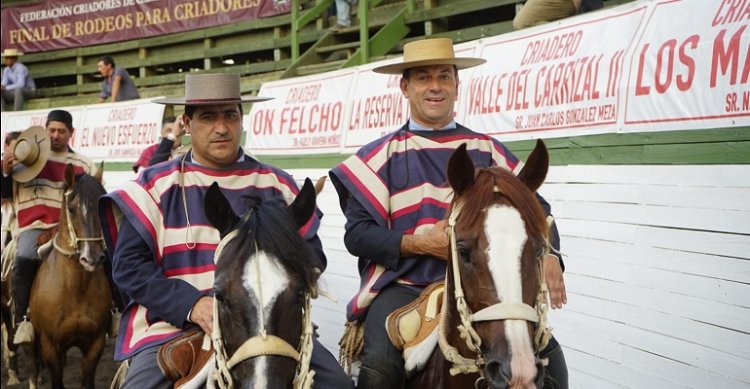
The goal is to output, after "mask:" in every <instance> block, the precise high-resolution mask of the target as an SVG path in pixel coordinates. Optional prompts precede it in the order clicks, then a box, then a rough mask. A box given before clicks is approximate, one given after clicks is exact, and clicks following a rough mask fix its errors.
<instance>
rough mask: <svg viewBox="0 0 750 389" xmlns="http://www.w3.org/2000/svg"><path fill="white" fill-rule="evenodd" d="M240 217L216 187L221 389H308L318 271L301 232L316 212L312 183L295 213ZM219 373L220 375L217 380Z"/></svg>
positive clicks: (289, 209) (252, 202) (288, 209)
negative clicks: (240, 388) (312, 310)
mask: <svg viewBox="0 0 750 389" xmlns="http://www.w3.org/2000/svg"><path fill="white" fill-rule="evenodd" d="M247 200H248V201H249V208H248V209H249V211H248V212H247V213H245V214H243V215H242V216H238V215H236V214H235V212H234V211H233V210H232V208H231V206H230V204H229V202H228V201H227V199H226V198H225V197H224V195H223V194H222V192H221V190H219V188H218V185H217V184H216V183H214V184H213V185H212V186H211V187H210V188H209V190H208V192H207V193H206V197H205V210H206V215H207V216H208V219H209V220H210V221H211V224H213V225H214V227H216V229H218V230H219V233H220V236H221V243H220V244H219V246H218V247H217V249H216V254H215V262H216V270H215V275H214V297H215V301H216V304H215V308H214V309H215V310H214V334H213V344H214V349H215V350H216V360H217V365H218V369H217V370H218V371H217V372H215V373H214V375H218V379H217V381H219V382H218V386H221V387H227V386H229V385H231V384H232V383H233V384H234V387H242V388H290V387H292V385H293V386H294V388H307V387H309V385H310V383H311V381H312V375H311V374H310V371H309V366H310V357H311V354H312V322H311V317H310V299H311V298H312V297H314V296H315V294H316V285H317V279H318V277H319V275H320V271H319V270H318V269H317V268H315V267H314V265H313V262H311V260H310V259H311V258H312V253H311V252H310V249H309V248H308V244H307V242H305V240H304V239H303V238H302V237H301V236H300V234H299V229H300V228H301V227H302V226H303V225H305V224H306V223H307V222H308V221H309V220H310V217H311V216H312V215H313V212H315V209H316V208H315V189H314V188H313V185H312V182H311V181H310V180H309V179H308V180H306V181H305V184H304V185H303V186H302V189H301V191H300V193H299V194H298V195H297V197H296V198H295V200H294V202H292V204H290V205H289V206H287V205H286V203H285V202H284V201H283V200H282V199H280V198H279V199H264V200H261V199H259V198H257V197H255V198H249V199H247ZM217 373H218V374H217Z"/></svg>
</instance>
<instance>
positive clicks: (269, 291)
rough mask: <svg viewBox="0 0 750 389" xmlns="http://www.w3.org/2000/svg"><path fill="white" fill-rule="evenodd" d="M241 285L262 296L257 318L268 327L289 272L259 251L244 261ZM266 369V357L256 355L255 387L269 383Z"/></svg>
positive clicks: (287, 280)
mask: <svg viewBox="0 0 750 389" xmlns="http://www.w3.org/2000/svg"><path fill="white" fill-rule="evenodd" d="M242 285H243V286H244V287H245V290H247V291H248V292H249V293H250V295H251V296H255V298H256V299H260V298H261V297H262V299H263V301H257V302H256V303H258V304H262V307H261V309H262V310H263V318H261V317H260V309H258V318H257V320H258V323H260V322H261V319H263V320H264V322H263V324H264V325H265V328H269V319H270V318H271V310H272V309H273V307H274V305H275V304H276V299H277V298H278V296H279V294H281V292H283V291H284V290H286V289H287V288H288V287H289V274H288V273H287V272H286V269H284V267H283V266H280V265H279V261H278V259H276V258H274V257H271V256H269V255H267V254H266V253H265V252H263V251H259V252H257V253H255V255H254V256H253V257H252V258H250V260H249V261H247V262H245V269H244V270H243V274H242ZM268 369H269V367H268V358H266V357H258V362H257V363H256V364H255V371H254V372H253V377H255V387H256V388H265V387H267V386H268V385H269V382H268V381H267V380H268V373H267V372H268Z"/></svg>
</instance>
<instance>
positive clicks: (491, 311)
mask: <svg viewBox="0 0 750 389" xmlns="http://www.w3.org/2000/svg"><path fill="white" fill-rule="evenodd" d="M495 191H496V192H497V191H498V189H497V188H495ZM462 206H463V203H461V202H456V204H455V205H454V207H453V210H452V211H451V214H450V216H449V217H448V228H449V238H450V243H451V257H452V258H451V266H452V269H453V288H454V295H455V299H456V310H457V311H458V313H459V316H460V318H461V324H459V325H457V329H458V331H459V336H460V337H461V339H464V340H465V341H466V346H467V347H468V348H469V350H471V351H473V352H474V353H476V355H477V356H476V358H466V357H464V356H463V355H461V353H460V352H459V351H458V349H457V348H456V347H454V346H452V345H451V344H450V343H449V341H448V338H447V335H446V332H447V328H446V326H447V323H446V318H445V315H446V313H445V310H444V311H443V313H442V316H443V317H442V318H441V320H440V324H439V326H440V328H439V330H438V344H439V345H440V350H441V351H442V352H443V356H444V357H445V359H446V360H447V361H449V362H450V363H451V364H452V367H451V368H450V374H451V375H453V376H455V375H458V374H471V373H478V374H479V376H480V378H479V379H478V381H479V380H482V379H483V378H484V370H483V369H482V368H481V367H482V366H484V365H485V363H486V361H485V360H484V356H483V355H482V350H481V346H482V339H481V338H480V337H479V334H478V333H477V332H476V330H475V329H474V327H473V325H472V323H475V322H480V321H495V320H525V321H528V322H532V323H535V324H536V331H535V333H534V353H535V354H536V355H539V352H540V351H541V350H543V349H544V348H545V347H546V346H547V343H548V342H549V339H550V337H551V331H550V329H549V328H548V327H547V310H548V309H549V306H548V304H547V299H548V295H549V290H548V289H547V283H546V282H545V280H544V256H545V255H546V254H547V253H549V244H546V245H545V250H544V252H543V253H542V255H541V256H540V257H539V258H538V261H537V262H538V264H539V271H540V277H541V281H542V282H541V283H540V285H539V291H538V292H537V298H536V304H535V306H533V307H532V306H530V305H528V304H525V303H503V302H501V303H497V304H493V305H490V306H489V307H485V308H483V309H481V310H479V311H478V312H476V313H473V312H472V311H471V309H470V308H469V306H468V304H467V303H466V298H465V296H464V290H463V287H462V285H461V271H460V267H459V264H458V247H457V242H456V220H458V215H459V214H460V213H461V208H462ZM445 298H446V299H447V293H446V297H445ZM446 306H447V305H446Z"/></svg>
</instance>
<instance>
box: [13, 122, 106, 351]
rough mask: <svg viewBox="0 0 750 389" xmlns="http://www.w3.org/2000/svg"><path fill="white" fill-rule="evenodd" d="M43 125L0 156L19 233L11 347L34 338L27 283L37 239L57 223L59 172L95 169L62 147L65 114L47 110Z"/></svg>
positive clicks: (67, 127) (67, 134)
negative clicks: (14, 321) (29, 315)
mask: <svg viewBox="0 0 750 389" xmlns="http://www.w3.org/2000/svg"><path fill="white" fill-rule="evenodd" d="M45 126H46V128H45V127H41V126H33V127H29V128H28V129H26V130H25V131H23V132H22V133H21V135H20V136H19V137H18V139H17V140H16V144H15V147H14V148H13V153H9V154H7V155H4V156H3V158H4V160H3V177H2V186H3V188H6V187H9V186H10V187H12V188H13V191H12V193H11V194H10V195H11V196H12V199H13V205H14V208H15V211H16V218H17V219H18V231H19V233H18V237H17V246H16V260H15V263H14V267H13V289H14V290H13V292H14V293H13V296H14V297H13V298H14V299H15V303H16V322H17V326H16V335H15V337H14V340H13V341H14V343H16V344H21V343H30V342H32V341H33V339H34V329H33V327H32V325H31V322H30V320H29V318H28V317H27V316H26V311H27V308H28V306H29V296H30V295H31V284H32V283H33V282H34V277H35V276H36V272H37V270H38V269H39V264H40V261H41V259H40V257H39V254H38V253H37V249H38V248H39V245H38V243H37V240H38V238H39V236H40V235H41V234H42V233H44V232H45V231H46V230H48V229H50V228H53V227H55V226H56V225H57V223H58V219H59V217H60V207H62V196H63V191H64V190H65V167H66V166H67V165H68V164H72V165H73V167H74V169H75V172H76V173H77V174H79V173H88V174H92V175H93V174H95V173H96V170H97V168H96V165H95V164H94V163H93V162H92V161H91V160H90V159H89V158H87V157H86V156H83V155H81V154H79V153H76V152H75V151H73V149H71V148H70V146H68V142H69V141H70V138H71V137H72V136H73V131H74V128H73V116H72V115H71V114H70V112H68V111H64V110H61V109H56V110H53V111H50V113H49V114H48V115H47V123H46V125H45ZM21 320H22V321H21Z"/></svg>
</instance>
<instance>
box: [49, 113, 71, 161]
mask: <svg viewBox="0 0 750 389" xmlns="http://www.w3.org/2000/svg"><path fill="white" fill-rule="evenodd" d="M47 132H48V133H49V139H50V144H51V145H50V148H51V149H52V151H54V152H56V153H61V152H64V151H67V150H68V142H69V141H70V137H71V136H73V129H72V128H68V126H66V125H65V123H63V122H58V121H56V120H52V121H50V122H49V124H47Z"/></svg>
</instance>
